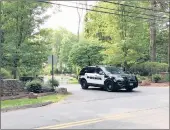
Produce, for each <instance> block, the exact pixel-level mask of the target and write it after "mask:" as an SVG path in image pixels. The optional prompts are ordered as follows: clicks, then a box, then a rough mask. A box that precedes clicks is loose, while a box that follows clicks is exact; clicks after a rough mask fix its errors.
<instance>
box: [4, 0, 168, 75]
mask: <svg viewBox="0 0 170 130" xmlns="http://www.w3.org/2000/svg"><path fill="white" fill-rule="evenodd" d="M115 3H117V4H113V3H109V2H102V1H100V2H97V4H96V5H95V6H93V7H92V9H93V10H96V12H92V11H87V12H86V15H85V21H84V31H83V32H82V33H81V34H79V33H78V36H77V35H76V34H73V33H72V32H69V31H68V30H66V29H65V28H59V29H57V30H53V29H40V25H42V24H43V23H44V22H45V21H46V20H47V19H48V17H49V16H48V15H44V13H45V12H46V10H47V9H48V8H50V7H51V5H50V4H46V3H38V2H31V1H22V0H16V1H3V2H2V6H1V10H2V11H1V18H2V19H1V21H2V23H1V25H2V32H3V35H2V36H3V40H2V42H1V44H2V48H1V53H2V55H1V56H2V61H1V63H2V68H3V69H1V74H2V75H8V77H11V76H12V77H13V78H18V77H20V76H36V75H45V74H50V71H51V68H50V66H49V65H48V64H47V57H48V56H49V55H51V54H52V53H53V54H54V55H56V57H57V64H56V65H55V73H56V74H59V73H77V72H78V70H79V69H80V68H82V67H83V66H86V65H96V64H109V65H116V66H122V67H124V68H125V69H126V70H127V71H130V70H133V71H135V70H137V69H138V68H139V67H137V68H136V69H134V66H135V67H136V66H142V64H144V63H145V62H147V64H146V65H145V66H143V67H144V68H143V70H147V68H149V67H150V66H151V65H152V64H154V63H156V64H159V65H158V66H157V67H156V71H152V72H154V73H158V72H161V71H168V60H169V56H168V45H169V41H168V36H169V29H168V26H167V21H168V17H169V16H168V15H169V14H168V13H167V12H168V10H169V9H168V3H167V1H156V0H153V1H123V2H120V1H119V2H115ZM126 5H131V6H134V7H142V8H149V9H151V10H146V9H141V8H134V7H129V6H126ZM99 7H103V8H99ZM152 9H155V10H158V11H153V10H152ZM97 11H99V12H97ZM100 11H107V12H116V15H115V14H111V13H110V14H109V13H101V12H100ZM130 16H133V17H130ZM68 22H69V21H68ZM75 24H76V23H75ZM77 39H79V40H77ZM158 62H159V63H158ZM162 68H163V69H162ZM141 69H142V68H141ZM147 74H148V73H147Z"/></svg>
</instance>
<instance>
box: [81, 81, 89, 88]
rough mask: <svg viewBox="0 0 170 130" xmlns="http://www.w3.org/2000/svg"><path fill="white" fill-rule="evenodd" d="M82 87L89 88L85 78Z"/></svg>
mask: <svg viewBox="0 0 170 130" xmlns="http://www.w3.org/2000/svg"><path fill="white" fill-rule="evenodd" d="M81 87H82V89H88V85H87V81H86V80H85V79H83V80H81Z"/></svg>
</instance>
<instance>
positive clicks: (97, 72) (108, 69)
mask: <svg viewBox="0 0 170 130" xmlns="http://www.w3.org/2000/svg"><path fill="white" fill-rule="evenodd" d="M79 83H80V84H81V87H82V89H88V87H89V86H93V87H100V88H104V89H105V90H107V91H108V92H112V91H117V90H119V89H126V90H127V91H132V90H133V89H134V88H137V87H138V79H137V77H136V76H135V75H132V74H127V73H125V72H123V71H122V70H121V69H119V68H117V67H115V66H87V67H85V68H83V69H82V70H81V71H80V74H79Z"/></svg>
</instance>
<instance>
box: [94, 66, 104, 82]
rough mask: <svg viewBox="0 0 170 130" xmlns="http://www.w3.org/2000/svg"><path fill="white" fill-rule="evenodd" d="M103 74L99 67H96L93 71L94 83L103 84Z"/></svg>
mask: <svg viewBox="0 0 170 130" xmlns="http://www.w3.org/2000/svg"><path fill="white" fill-rule="evenodd" d="M104 80H105V74H104V72H103V70H102V69H101V68H96V71H95V83H96V84H99V85H104Z"/></svg>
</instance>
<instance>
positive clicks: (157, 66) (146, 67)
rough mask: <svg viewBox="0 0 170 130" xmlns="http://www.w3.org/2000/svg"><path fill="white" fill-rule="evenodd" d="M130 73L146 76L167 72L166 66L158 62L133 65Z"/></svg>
mask: <svg viewBox="0 0 170 130" xmlns="http://www.w3.org/2000/svg"><path fill="white" fill-rule="evenodd" d="M130 71H132V72H134V73H138V74H140V75H145V76H147V75H152V74H157V73H160V72H167V71H168V64H166V63H158V62H145V63H140V64H134V65H132V66H131V67H130Z"/></svg>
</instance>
